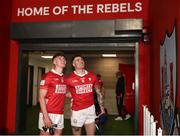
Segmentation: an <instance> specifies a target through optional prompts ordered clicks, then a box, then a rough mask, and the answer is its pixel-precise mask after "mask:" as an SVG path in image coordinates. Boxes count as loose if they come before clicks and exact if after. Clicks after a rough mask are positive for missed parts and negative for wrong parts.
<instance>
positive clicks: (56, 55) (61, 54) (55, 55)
mask: <svg viewBox="0 0 180 136" xmlns="http://www.w3.org/2000/svg"><path fill="white" fill-rule="evenodd" d="M59 56H63V57H65V56H64V53H56V54H54V56H53V57H52V61H54V59H55V58H56V57H59Z"/></svg>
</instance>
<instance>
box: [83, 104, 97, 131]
mask: <svg viewBox="0 0 180 136" xmlns="http://www.w3.org/2000/svg"><path fill="white" fill-rule="evenodd" d="M86 115H87V116H86V120H85V129H86V134H87V135H95V131H96V126H95V119H96V117H97V116H96V113H95V106H94V105H92V106H90V107H88V108H87V111H86Z"/></svg>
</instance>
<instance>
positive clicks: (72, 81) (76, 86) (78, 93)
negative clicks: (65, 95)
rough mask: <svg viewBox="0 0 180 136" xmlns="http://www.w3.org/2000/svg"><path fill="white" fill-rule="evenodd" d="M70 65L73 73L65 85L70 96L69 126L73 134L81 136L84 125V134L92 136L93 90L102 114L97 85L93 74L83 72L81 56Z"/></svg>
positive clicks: (83, 64) (101, 98)
mask: <svg viewBox="0 0 180 136" xmlns="http://www.w3.org/2000/svg"><path fill="white" fill-rule="evenodd" d="M72 65H73V67H74V68H75V71H74V72H73V73H72V74H71V75H70V76H69V77H68V78H67V80H66V83H67V86H68V90H69V91H70V93H71V95H72V106H71V109H72V116H71V125H72V130H73V134H74V135H81V128H82V126H83V125H85V129H86V134H87V135H94V134H95V118H96V113H95V107H94V95H93V93H94V92H93V91H94V90H96V93H97V95H98V101H99V104H100V107H101V112H104V106H103V97H102V94H101V91H100V87H99V83H98V80H97V77H96V75H95V74H93V73H91V72H88V71H87V70H85V62H84V59H83V58H82V57H81V56H79V55H77V56H75V57H74V58H73V62H72ZM94 88H95V89H94Z"/></svg>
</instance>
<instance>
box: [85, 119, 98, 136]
mask: <svg viewBox="0 0 180 136" xmlns="http://www.w3.org/2000/svg"><path fill="white" fill-rule="evenodd" d="M85 129H86V135H95V130H96V127H95V122H92V123H90V124H85Z"/></svg>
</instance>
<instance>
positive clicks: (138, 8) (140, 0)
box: [12, 0, 148, 22]
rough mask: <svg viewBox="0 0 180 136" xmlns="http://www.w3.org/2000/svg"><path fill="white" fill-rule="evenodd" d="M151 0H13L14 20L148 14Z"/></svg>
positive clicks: (139, 16) (89, 18) (120, 17)
mask: <svg viewBox="0 0 180 136" xmlns="http://www.w3.org/2000/svg"><path fill="white" fill-rule="evenodd" d="M147 7H148V0H13V10H12V21H13V22H47V21H48V22H49V21H64V20H98V19H101V20H103V19H123V18H144V17H145V16H146V14H147V9H148V8H147Z"/></svg>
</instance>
